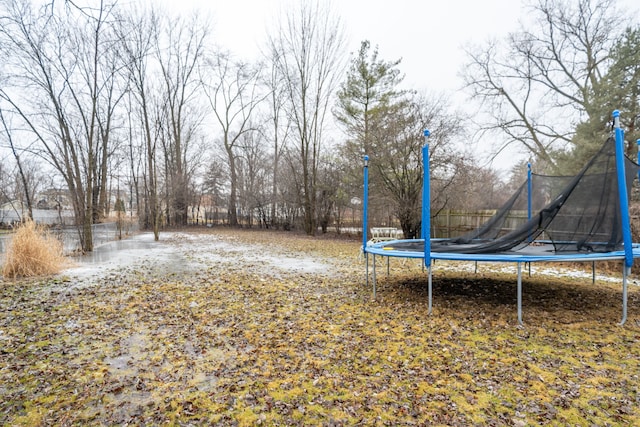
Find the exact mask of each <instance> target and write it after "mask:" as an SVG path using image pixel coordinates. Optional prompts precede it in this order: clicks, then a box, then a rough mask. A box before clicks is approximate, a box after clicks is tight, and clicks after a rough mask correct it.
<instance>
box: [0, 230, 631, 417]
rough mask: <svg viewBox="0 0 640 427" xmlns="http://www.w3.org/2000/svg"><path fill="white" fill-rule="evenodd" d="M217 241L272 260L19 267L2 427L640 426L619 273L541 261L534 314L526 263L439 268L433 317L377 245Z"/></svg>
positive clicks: (210, 235) (5, 323) (414, 276)
mask: <svg viewBox="0 0 640 427" xmlns="http://www.w3.org/2000/svg"><path fill="white" fill-rule="evenodd" d="M199 238H200V239H208V240H211V241H222V242H227V243H229V245H230V247H233V245H241V246H242V247H243V248H252V250H255V251H256V252H255V256H253V255H252V254H251V253H250V252H251V251H246V250H245V251H243V252H242V253H240V252H237V251H233V250H231V249H229V247H224V248H222V249H220V248H218V249H216V250H215V252H216V253H215V254H214V255H216V256H212V254H211V253H205V252H207V250H206V248H205V249H203V248H202V247H201V245H200V244H187V243H185V242H184V241H180V240H176V242H174V243H176V247H177V248H178V249H176V250H179V251H182V252H180V253H181V258H180V259H181V262H176V263H175V264H176V268H175V269H172V268H168V267H171V265H172V264H171V263H170V262H169V265H168V267H167V265H165V266H163V268H159V267H158V264H157V263H156V264H154V263H153V262H150V261H148V260H147V261H144V260H143V261H140V262H139V263H133V264H130V265H128V266H126V267H122V268H115V269H104V270H103V271H101V272H100V274H97V275H94V276H91V278H90V279H83V281H82V282H79V281H76V279H74V278H73V275H72V274H70V273H69V274H62V275H59V276H56V277H54V278H48V279H40V280H34V279H29V280H15V281H14V280H11V281H9V280H6V281H3V282H0V312H1V313H2V316H1V317H0V425H11V426H14V425H18V426H20V425H27V426H34V425H56V426H61V425H124V424H129V425H160V424H167V425H209V424H219V425H259V424H262V425H327V426H340V425H344V426H347V425H359V424H360V425H425V424H427V425H449V426H451V425H460V426H469V425H478V426H484V425H513V426H525V425H580V426H592V425H598V426H605V425H640V379H639V378H638V376H639V375H640V289H638V288H637V287H636V286H631V290H630V295H629V320H628V321H627V324H626V325H625V326H623V327H621V326H618V325H617V323H618V321H619V320H620V314H621V313H620V311H621V309H620V301H621V289H620V288H621V285H620V283H619V282H607V281H598V282H597V283H596V284H595V285H594V284H591V280H590V278H589V279H584V278H582V279H581V278H570V277H563V278H558V277H552V276H549V275H536V274H533V275H532V277H528V276H525V279H524V322H525V326H524V327H518V326H517V319H516V305H515V304H516V287H515V273H514V274H505V273H499V272H494V271H491V270H490V269H484V268H482V267H481V268H480V269H479V272H478V273H474V272H473V271H467V270H465V269H462V268H461V267H460V268H459V267H458V266H457V265H456V264H446V263H438V264H436V266H435V267H434V312H433V314H432V315H431V316H429V315H427V295H426V277H425V274H424V273H422V271H421V268H420V266H419V265H418V264H417V263H416V262H411V261H407V262H401V261H398V260H396V261H394V262H392V264H391V275H390V276H389V277H386V275H384V274H380V272H381V271H384V272H385V273H386V266H385V268H380V269H379V274H378V280H379V282H378V284H379V289H378V299H377V300H376V301H372V299H371V289H369V288H367V287H365V285H364V265H363V261H362V259H359V258H358V248H359V244H360V243H359V242H358V241H355V240H352V241H350V240H347V239H329V238H323V237H321V238H307V237H303V236H298V235H294V234H285V233H270V232H251V231H249V232H247V231H235V232H232V231H228V230H215V229H214V230H212V231H209V232H205V234H202V233H201V234H200V235H199ZM167 244H168V245H171V244H172V243H171V242H168V243H167ZM265 251H268V252H269V253H273V254H275V255H274V256H276V257H277V256H286V257H288V258H289V259H299V261H300V263H305V262H308V260H309V259H311V260H316V261H318V262H322V263H324V264H323V265H325V266H326V268H325V269H323V270H322V271H316V272H309V271H305V270H296V269H288V270H287V269H278V265H277V262H276V263H275V264H274V263H268V262H267V261H265V259H263V258H260V257H259V256H257V254H259V253H264V252H265ZM209 252H210V251H209ZM247 252H249V253H247ZM177 264H180V265H177ZM189 266H191V267H189Z"/></svg>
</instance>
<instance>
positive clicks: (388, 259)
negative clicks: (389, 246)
mask: <svg viewBox="0 0 640 427" xmlns="http://www.w3.org/2000/svg"><path fill="white" fill-rule="evenodd" d="M390 260H391V257H390V256H388V257H387V277H389V271H390V270H389V262H390Z"/></svg>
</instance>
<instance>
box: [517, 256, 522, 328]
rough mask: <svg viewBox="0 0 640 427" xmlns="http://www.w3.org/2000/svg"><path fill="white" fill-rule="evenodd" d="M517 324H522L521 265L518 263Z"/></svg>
mask: <svg viewBox="0 0 640 427" xmlns="http://www.w3.org/2000/svg"><path fill="white" fill-rule="evenodd" d="M518 324H520V326H523V324H522V265H521V264H520V263H518Z"/></svg>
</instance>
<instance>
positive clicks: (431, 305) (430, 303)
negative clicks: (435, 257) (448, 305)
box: [427, 267, 433, 314]
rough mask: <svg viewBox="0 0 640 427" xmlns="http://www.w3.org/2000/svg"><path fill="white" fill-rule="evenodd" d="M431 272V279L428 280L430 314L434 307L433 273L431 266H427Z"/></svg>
mask: <svg viewBox="0 0 640 427" xmlns="http://www.w3.org/2000/svg"><path fill="white" fill-rule="evenodd" d="M427 271H428V272H429V280H428V293H429V309H428V311H427V313H428V314H431V309H432V307H433V286H432V282H433V280H432V275H431V267H429V268H427Z"/></svg>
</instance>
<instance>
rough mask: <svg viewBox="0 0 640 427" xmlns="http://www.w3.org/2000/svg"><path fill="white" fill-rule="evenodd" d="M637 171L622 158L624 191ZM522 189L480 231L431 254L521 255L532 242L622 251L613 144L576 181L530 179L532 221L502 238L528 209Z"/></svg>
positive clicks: (563, 248)
mask: <svg viewBox="0 0 640 427" xmlns="http://www.w3.org/2000/svg"><path fill="white" fill-rule="evenodd" d="M638 168H639V165H638V164H636V163H635V162H633V161H631V160H630V159H628V158H626V157H625V172H626V182H627V187H628V191H627V194H631V185H632V183H633V180H634V178H635V177H636V174H637V173H638ZM527 188H528V186H527V183H526V182H525V183H524V184H523V185H522V186H521V187H520V188H519V189H518V191H516V193H515V194H514V195H513V196H512V197H511V198H510V199H509V200H508V201H507V202H506V203H505V205H504V206H503V207H502V208H501V209H499V210H498V212H497V213H496V214H495V215H494V216H493V217H492V218H491V219H489V220H488V221H487V222H486V223H485V224H484V225H482V226H481V227H479V228H478V229H476V230H473V231H471V232H469V233H467V234H465V235H463V236H460V237H457V238H452V239H447V240H442V241H434V242H433V243H432V247H431V250H432V251H433V252H458V253H468V254H483V253H484V254H490V253H500V252H513V251H522V250H523V249H525V248H527V247H528V246H530V245H532V244H536V243H535V242H536V241H540V240H544V241H546V242H549V243H551V244H552V245H553V250H554V251H555V252H563V253H570V252H573V253H584V252H611V251H616V250H620V249H621V248H622V243H623V242H622V240H623V235H622V228H621V215H620V204H619V199H618V179H617V172H616V159H615V140H614V139H613V138H609V139H608V140H607V141H606V142H605V144H604V145H603V146H602V148H601V149H600V150H599V152H598V153H597V154H596V155H595V156H594V157H593V158H592V159H591V160H590V161H589V162H588V163H587V164H586V165H585V166H584V167H583V169H582V170H581V171H580V173H578V174H577V175H575V176H570V177H566V176H561V177H557V176H556V177H553V176H544V175H535V174H533V175H532V181H531V189H532V192H531V202H532V203H531V208H532V209H531V212H532V216H531V218H530V219H529V220H528V221H526V222H525V223H524V224H522V225H521V226H519V227H517V228H516V229H515V230H512V231H509V232H506V233H504V228H503V225H504V223H505V221H506V219H507V218H509V216H510V212H512V211H514V210H526V209H527V197H528V191H527Z"/></svg>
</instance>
